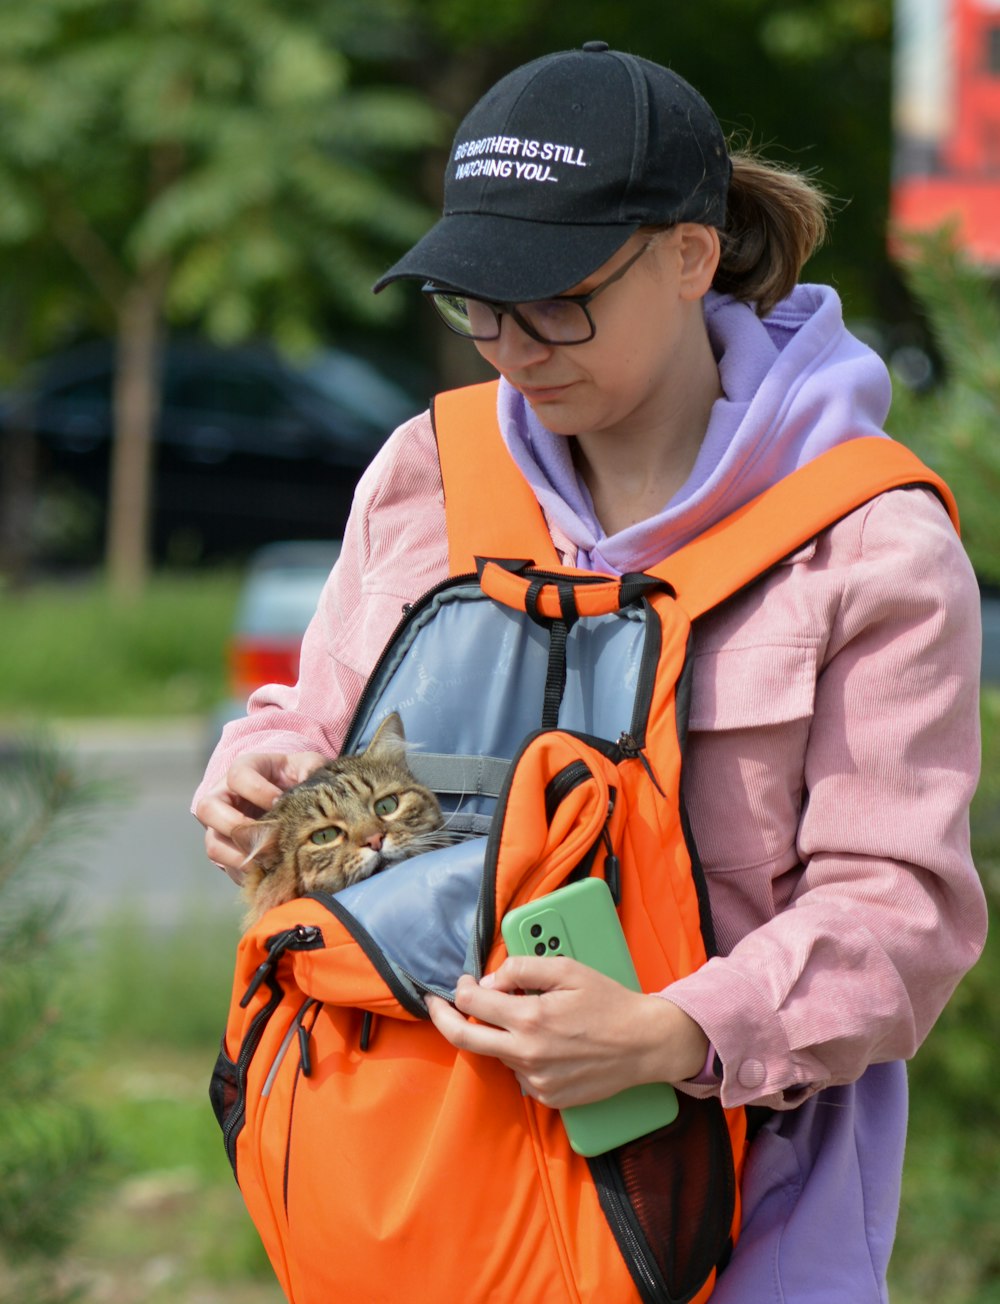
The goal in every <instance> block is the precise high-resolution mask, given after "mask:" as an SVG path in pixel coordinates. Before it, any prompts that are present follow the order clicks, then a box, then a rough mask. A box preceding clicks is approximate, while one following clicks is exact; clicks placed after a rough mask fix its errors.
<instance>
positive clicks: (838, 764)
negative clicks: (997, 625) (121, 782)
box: [195, 414, 986, 1109]
mask: <svg viewBox="0 0 1000 1304" xmlns="http://www.w3.org/2000/svg"><path fill="white" fill-rule="evenodd" d="M553 538H554V541H555V543H556V546H557V548H558V549H559V550H560V552H561V553H562V555H563V557H564V560H565V561H567V562H568V563H570V564H572V563H573V562H574V560H575V557H574V555H573V550H572V546H571V545H569V544H568V543H567V541H566V540H565V539H564V538H560V537H559V535H558V533H557V532H554V533H553ZM446 576H447V547H446V540H445V526H444V504H443V496H442V489H441V480H440V474H439V471H438V466H437V455H436V449H435V444H434V436H433V432H432V429H431V425H430V420H429V418H428V417H427V415H426V414H425V415H423V416H420V417H417V418H416V419H415V420H413V421H412V422H409V423H408V424H407V425H405V426H403V427H402V428H401V429H400V430H399V431H397V432H396V434H395V435H394V436H393V437H392V439H391V440H390V441H389V442H388V443H387V444H386V446H385V447H384V448H383V450H382V451H381V453H380V454H379V456H378V457H377V458H376V460H375V462H374V463H373V464H372V466H371V467H370V468H369V470H368V471H367V472H366V474H365V476H364V477H363V479H362V481H361V484H360V486H359V489H358V494H357V497H356V500H355V507H354V511H353V513H352V515H351V519H350V522H349V524H348V526H347V530H346V534H345V539H344V548H343V553H342V555H341V558H340V561H339V562H338V564H337V566H336V567H335V569H334V571H333V574H332V575H331V577H330V579H329V581H328V583H327V585H326V588H325V590H324V592H323V595H322V597H321V599H320V603H319V608H318V611H317V613H316V616H315V617H314V619H313V621H312V623H311V625H310V626H309V629H308V631H307V633H306V636H305V639H304V642H303V647H302V658H301V667H300V678H299V683H298V685H297V686H295V687H293V688H285V687H278V686H274V685H271V686H267V687H264V688H261V689H260V690H259V691H258V692H256V693H255V694H254V695H253V697H252V698H251V700H250V704H249V709H248V716H247V718H246V719H245V720H240V721H236V722H234V723H233V724H231V725H229V726H228V727H227V729H226V731H225V733H224V736H223V739H222V741H221V742H220V744H219V747H218V749H217V750H216V752H215V755H214V756H213V758H212V760H211V762H210V764H209V767H208V771H207V774H206V776H205V779H204V781H203V783H202V785H201V787H200V788H199V792H198V794H196V798H195V800H197V798H198V796H199V795H200V794H201V793H203V792H204V791H206V790H207V789H209V788H212V787H214V786H216V785H217V784H218V783H219V782H220V781H221V780H222V779H223V777H224V775H225V772H226V770H227V768H228V766H229V764H230V763H231V762H232V760H233V759H235V757H236V756H238V755H239V754H240V753H243V752H248V751H257V752H259V751H272V752H295V751H306V750H308V751H312V750H316V751H321V752H325V753H327V754H330V755H333V754H336V753H337V752H338V751H339V750H340V747H341V744H342V741H343V738H344V735H345V732H346V730H347V727H348V725H349V723H350V720H351V716H352V713H353V711H354V708H355V706H356V704H357V702H358V700H359V697H360V695H361V692H362V689H363V687H364V684H365V680H366V677H367V675H368V673H369V672H370V670H371V669H372V667H373V666H374V664H375V662H376V660H377V658H378V656H379V654H380V652H381V651H382V649H383V646H384V645H385V643H386V641H387V639H388V637H389V635H390V634H391V633H392V631H393V630H394V628H395V626H396V624H397V623H398V621H399V619H400V616H401V613H402V609H403V606H404V604H407V603H411V602H413V601H414V600H415V599H416V598H418V597H419V596H420V595H421V594H422V593H423V592H425V591H426V590H427V589H428V588H430V587H431V586H432V585H434V584H437V583H439V582H440V581H441V580H443V579H444V578H446ZM979 622H980V609H979V595H978V588H977V585H976V581H975V577H974V575H973V573H972V570H971V567H970V565H969V562H968V560H967V558H966V555H965V553H964V551H963V549H962V547H961V545H960V543H959V541H958V539H957V537H956V535H955V532H954V530H953V528H952V526H951V524H950V522H949V520H948V518H947V516H946V514H945V512H944V510H943V508H942V507H941V505H940V503H939V502H938V501H937V499H936V498H935V497H934V496H933V495H932V494H931V493H930V492H929V491H925V490H897V491H895V492H892V493H889V494H885V495H883V496H881V497H879V498H877V499H875V500H874V501H873V502H871V503H869V504H868V505H866V506H864V507H862V508H860V509H859V510H857V511H855V512H853V513H852V514H851V515H850V516H848V517H846V518H845V519H844V520H843V521H841V522H839V523H838V524H837V525H835V526H833V527H832V528H830V529H829V530H827V531H826V532H825V533H824V534H823V535H821V536H820V537H819V539H818V540H816V541H814V542H813V543H810V544H809V545H808V546H806V547H805V548H803V549H801V550H800V551H799V552H798V553H796V554H795V555H794V556H793V557H792V558H790V559H789V560H788V561H787V562H786V563H784V564H783V565H782V566H780V567H778V568H777V570H776V571H774V572H772V573H771V574H770V575H769V576H768V577H767V578H766V579H764V580H762V581H761V582H759V583H758V584H757V585H755V586H753V587H752V588H751V589H749V590H748V591H746V592H744V593H743V594H741V595H740V596H738V597H737V598H735V599H733V600H731V601H730V602H729V603H728V604H727V605H726V606H725V607H724V608H722V609H720V610H718V611H716V612H714V613H711V614H710V615H709V616H707V617H705V618H703V620H702V621H701V622H700V624H699V627H698V628H697V630H696V636H695V643H694V657H695V660H694V673H693V697H692V703H691V716H690V734H689V742H688V750H687V755H686V770H685V780H684V782H685V796H686V800H687V805H688V809H689V814H690V818H691V824H692V827H693V831H694V835H695V841H696V844H697V847H698V850H699V853H700V857H701V860H702V863H703V865H704V868H705V871H706V875H707V879H708V885H709V892H710V896H711V904H712V912H713V916H714V920H715V927H716V933H717V940H718V943H719V947H720V951H721V954H720V955H719V956H718V957H717V958H714V959H712V960H710V961H709V963H708V964H707V965H706V966H705V967H704V968H702V969H701V970H699V971H698V972H697V973H695V974H693V975H691V976H690V977H689V978H686V979H684V980H682V981H681V982H678V983H676V984H674V985H673V986H671V987H670V988H669V989H668V990H667V992H666V993H665V995H666V996H667V998H668V999H670V1000H672V1001H674V1002H675V1003H676V1004H677V1005H679V1006H680V1007H681V1008H682V1009H684V1010H685V1011H687V1012H688V1013H689V1014H690V1015H691V1016H692V1017H693V1018H694V1019H695V1020H696V1021H697V1022H698V1023H699V1024H700V1025H701V1027H702V1028H703V1029H704V1030H705V1032H706V1033H707V1034H708V1036H709V1038H710V1040H711V1042H712V1044H713V1046H714V1047H715V1049H716V1051H717V1052H718V1055H719V1058H720V1060H721V1062H722V1065H723V1066H724V1072H723V1076H722V1080H721V1083H714V1084H707V1083H706V1085H704V1086H700V1087H698V1086H688V1087H687V1088H686V1089H687V1090H689V1091H691V1092H692V1093H693V1094H701V1095H705V1094H711V1093H719V1094H721V1098H722V1101H723V1103H724V1104H725V1105H738V1104H744V1103H750V1102H752V1103H759V1104H766V1105H770V1106H772V1107H774V1108H778V1109H782V1108H786V1109H787V1108H789V1107H791V1106H794V1105H797V1104H799V1103H801V1102H802V1101H803V1100H804V1099H806V1097H808V1096H810V1095H812V1094H813V1093H815V1092H816V1091H818V1090H820V1089H821V1088H823V1087H827V1086H832V1085H836V1084H840V1083H846V1082H852V1081H854V1080H856V1079H857V1078H858V1077H859V1076H860V1075H861V1074H862V1073H863V1071H864V1070H865V1068H866V1067H867V1066H868V1065H869V1064H872V1063H877V1062H881V1061H887V1060H895V1059H901V1058H908V1057H909V1056H911V1055H912V1054H913V1052H914V1051H915V1050H916V1048H917V1046H918V1045H919V1043H920V1042H921V1040H922V1039H923V1038H924V1037H925V1036H926V1034H927V1032H928V1031H929V1029H930V1027H931V1025H932V1024H933V1022H934V1020H935V1019H936V1018H937V1016H938V1014H939V1013H940V1011H941V1009H942V1008H943V1006H944V1004H945V1003H946V1001H947V1000H948V997H949V996H950V995H951V992H952V991H953V989H954V987H955V985H956V984H957V982H958V981H959V979H960V978H961V977H962V975H963V974H964V973H965V972H966V971H967V970H968V969H969V968H970V967H971V965H972V964H973V963H974V962H975V960H976V958H977V956H978V955H979V952H980V950H981V948H982V945H983V942H984V938H985V931H986V908H985V903H984V897H983V892H982V888H981V885H980V882H979V879H978V876H977V874H976V871H975V868H974V866H973V863H972V859H971V855H970V849H969V821H968V807H969V802H970V800H971V797H972V794H973V792H974V790H975V786H976V782H977V778H978V770H979V720H978V706H977V703H978V687H979V658H980V623H979Z"/></svg>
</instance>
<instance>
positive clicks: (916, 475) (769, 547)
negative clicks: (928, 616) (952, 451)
mask: <svg viewBox="0 0 1000 1304" xmlns="http://www.w3.org/2000/svg"><path fill="white" fill-rule="evenodd" d="M917 486H921V487H923V488H928V489H933V490H934V492H935V493H936V494H937V495H938V496H939V497H940V499H941V501H942V503H943V504H944V506H945V508H946V509H947V512H948V515H949V516H950V517H951V520H952V524H953V525H954V526H955V529H956V530H957V529H958V526H959V522H958V508H957V506H956V503H955V499H954V496H953V495H952V492H951V490H950V489H949V488H948V486H947V485H946V484H945V482H944V481H943V480H942V479H941V477H940V476H938V475H935V473H934V472H933V471H931V470H929V469H928V468H927V467H926V466H924V464H923V462H921V461H920V459H919V458H918V457H917V456H916V454H915V453H912V452H911V451H910V450H909V449H908V448H905V447H904V446H903V445H902V444H897V443H896V442H895V441H893V440H891V439H884V438H880V437H879V436H863V437H861V438H858V439H852V440H849V441H848V442H847V443H846V444H839V445H838V446H837V447H836V448H832V449H830V450H829V451H828V452H826V453H822V454H821V455H820V456H819V457H817V458H815V459H814V460H813V461H811V462H808V463H807V464H806V465H805V466H802V467H799V469H798V470H796V471H793V472H792V473H791V474H790V475H787V476H785V477H784V479H782V480H779V481H778V482H777V483H776V484H773V485H771V487H770V488H768V489H765V490H764V492H763V493H762V494H759V495H758V496H757V497H756V498H753V499H751V500H750V502H748V503H747V504H746V505H745V506H744V507H741V508H739V509H738V510H737V511H735V512H733V513H731V514H730V515H729V516H726V517H724V518H723V519H722V520H721V521H718V522H717V523H716V524H715V525H713V526H712V527H711V528H710V529H708V530H706V531H705V532H704V534H700V535H699V536H698V537H697V538H696V539H694V540H692V541H691V543H689V544H687V545H686V546H685V547H683V548H680V549H678V551H677V552H675V553H673V554H672V555H671V556H670V557H667V558H666V559H665V560H664V561H662V562H660V563H658V564H657V565H656V566H651V567H649V574H651V575H656V576H657V577H658V578H660V579H665V580H667V581H668V582H669V583H670V584H671V586H672V587H673V589H674V591H675V593H676V594H677V600H678V602H679V603H680V605H681V606H682V607H683V608H684V610H685V611H686V612H687V614H688V615H689V616H690V618H691V619H692V620H694V619H695V618H696V617H697V616H700V615H703V614H704V613H705V612H706V611H709V610H711V608H712V607H715V606H717V605H718V604H719V603H720V602H723V601H724V600H725V599H726V598H728V597H730V596H731V595H732V594H734V593H738V592H739V590H740V589H742V588H744V587H745V586H746V585H747V584H750V583H751V582H752V581H753V580H755V579H756V578H757V577H758V576H760V575H763V574H764V572H765V571H768V570H770V569H771V567H772V566H776V565H777V564H778V562H780V561H782V560H783V559H784V558H785V557H787V556H789V554H791V553H793V552H794V551H795V550H796V549H797V548H801V547H802V546H803V544H805V543H808V541H809V540H810V539H812V538H814V537H815V536H816V535H817V534H819V533H820V532H821V531H823V530H825V529H826V528H827V526H830V525H833V524H834V522H836V521H839V520H841V519H842V518H843V517H844V516H847V515H848V514H849V513H850V512H852V511H854V509H855V508H857V507H860V506H861V505H862V503H866V502H868V501H869V500H870V499H872V498H874V497H876V496H877V495H878V494H881V493H885V492H886V491H887V490H889V489H904V488H914V487H917Z"/></svg>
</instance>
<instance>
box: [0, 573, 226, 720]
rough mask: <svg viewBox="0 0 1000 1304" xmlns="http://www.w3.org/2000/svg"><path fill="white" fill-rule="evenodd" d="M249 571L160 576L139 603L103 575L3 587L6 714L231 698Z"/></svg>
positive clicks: (102, 712) (203, 705) (162, 709)
mask: <svg viewBox="0 0 1000 1304" xmlns="http://www.w3.org/2000/svg"><path fill="white" fill-rule="evenodd" d="M240 584H241V575H240V573H239V572H237V571H235V570H233V571H228V570H219V571H212V572H208V573H204V574H198V575H195V574H190V573H185V572H177V573H171V572H165V573H163V574H158V575H156V576H155V577H154V578H153V579H152V581H151V582H150V584H149V585H148V586H147V588H146V590H145V592H144V593H143V595H142V597H141V598H140V599H139V600H138V601H136V602H134V603H122V602H120V601H117V600H116V599H115V598H114V596H113V595H112V594H111V593H110V592H109V590H108V586H107V585H106V584H105V583H104V582H103V581H101V580H100V579H95V580H88V581H81V582H80V583H78V584H70V585H67V584H64V583H58V582H52V583H39V584H36V585H34V586H32V587H31V588H28V589H25V590H15V591H8V592H4V591H3V589H2V587H0V628H2V629H4V630H5V631H7V633H6V634H5V637H4V638H3V639H0V720H5V719H6V720H8V721H10V720H28V721H33V720H38V719H46V718H51V717H53V716H60V715H62V716H81V715H83V716H149V717H155V716H163V717H166V716H176V715H177V714H178V713H181V714H193V713H197V712H205V711H209V710H211V708H212V707H213V706H214V705H215V704H216V703H218V702H219V701H221V700H222V698H223V697H225V694H226V676H225V645H226V640H227V639H228V637H229V633H230V630H231V628H232V623H233V615H234V612H235V609H236V603H237V599H238V596H239V591H240Z"/></svg>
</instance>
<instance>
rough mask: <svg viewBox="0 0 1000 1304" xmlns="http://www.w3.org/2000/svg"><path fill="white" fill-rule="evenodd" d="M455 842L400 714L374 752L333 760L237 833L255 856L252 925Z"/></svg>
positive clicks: (250, 863) (381, 731)
mask: <svg viewBox="0 0 1000 1304" xmlns="http://www.w3.org/2000/svg"><path fill="white" fill-rule="evenodd" d="M448 840H449V839H448V837H447V835H446V834H445V833H444V819H443V817H442V814H441V807H440V806H439V805H438V801H437V798H436V797H435V796H434V794H433V793H432V792H431V791H430V790H429V789H428V788H425V787H423V786H422V785H421V784H419V783H418V782H417V781H416V779H415V778H414V777H413V774H412V773H411V771H410V768H409V766H408V765H407V764H406V739H405V736H404V734H403V724H402V721H401V720H400V718H399V716H398V715H396V714H395V712H394V713H393V714H392V715H389V716H387V717H386V718H385V720H383V721H382V723H381V724H380V725H379V727H378V730H377V732H376V733H375V736H374V738H372V740H371V742H370V743H369V745H368V748H367V750H366V751H364V752H360V753H358V754H357V755H355V756H338V757H336V758H334V759H333V760H331V761H328V762H327V763H326V764H325V765H323V766H321V767H320V768H319V769H318V770H316V771H315V772H314V773H313V774H311V775H310V776H309V778H308V779H306V780H305V782H304V783H300V784H299V785H298V786H297V787H295V788H290V789H289V790H288V792H286V793H284V794H283V795H282V796H281V797H279V798H278V800H277V801H276V802H275V804H274V806H273V807H272V808H271V810H270V811H269V812H268V814H267V815H266V816H264V817H262V818H261V819H259V820H257V821H255V822H254V823H251V824H243V825H240V826H239V827H238V828H237V829H236V830H235V831H234V833H233V841H234V842H235V843H236V845H237V846H238V847H239V848H240V850H242V851H244V852H246V853H247V862H246V865H247V873H246V877H245V879H244V883H243V892H244V896H245V897H246V899H247V901H248V903H249V906H250V909H249V911H248V913H247V919H246V923H247V925H248V926H249V925H250V924H252V923H254V922H255V921H256V920H257V919H259V918H260V916H261V915H262V914H263V913H264V912H265V911H266V910H269V909H270V908H271V907H272V906H277V905H281V904H282V902H284V901H291V900H292V899H293V898H294V897H299V896H303V895H304V894H305V893H307V892H317V891H319V892H337V891H339V890H340V889H341V888H343V887H347V885H348V884H349V883H357V882H359V881H360V880H361V879H364V878H369V877H370V876H371V875H372V874H377V873H378V871H379V870H381V869H384V868H385V867H386V866H387V865H393V864H395V863H396V862H397V861H400V860H405V859H406V858H407V857H408V856H414V855H416V854H417V853H418V852H421V851H430V850H432V849H433V848H435V847H443V846H445V845H446V844H447V842H448Z"/></svg>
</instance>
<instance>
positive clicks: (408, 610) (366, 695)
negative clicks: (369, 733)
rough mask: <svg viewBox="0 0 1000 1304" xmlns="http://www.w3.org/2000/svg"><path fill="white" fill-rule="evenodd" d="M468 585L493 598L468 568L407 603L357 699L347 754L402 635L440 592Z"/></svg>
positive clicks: (484, 596)
mask: <svg viewBox="0 0 1000 1304" xmlns="http://www.w3.org/2000/svg"><path fill="white" fill-rule="evenodd" d="M465 585H469V586H474V587H475V589H476V591H477V592H478V593H479V595H480V597H481V598H482V599H483V600H484V601H491V599H488V598H487V597H486V594H484V593H483V591H482V589H480V588H479V577H478V576H477V575H476V573H475V571H469V572H468V573H467V574H465V575H450V576H449V577H448V578H447V579H446V580H442V581H441V583H440V584H435V585H434V586H433V587H432V588H429V589H428V590H427V591H426V593H423V594H421V596H420V597H419V598H417V600H416V601H415V602H407V603H405V604H404V606H403V614H402V616H401V617H400V619H399V620H398V621H397V622H396V626H395V628H394V629H393V631H392V633H391V634H390V635H389V638H388V639H387V640H386V644H385V647H384V648H383V649H382V651H381V652H380V654H379V657H378V660H377V661H376V662H375V664H374V666H372V668H371V670H370V671H369V673H368V678H367V680H366V682H365V689H364V692H363V693H362V694H361V700H360V701H359V702H358V705H357V706H356V707H355V709H354V714H353V715H352V716H351V723H350V725H349V726H348V728H347V732H346V733H345V734H344V747H343V751H344V753H345V755H346V754H347V753H348V749H349V748H351V747H353V746H355V744H356V742H357V739H356V737H355V733H356V731H357V730H358V728H359V727H360V725H361V723H362V722H363V721H364V720H365V719H366V718H367V714H368V711H369V708H370V707H371V705H372V699H373V698H375V697H377V695H378V691H380V689H381V685H379V679H380V677H381V673H382V668H383V666H384V665H385V663H386V662H387V661H388V660H389V658H390V656H392V655H393V653H394V652H395V648H396V644H397V642H398V641H399V640H400V638H402V636H403V634H404V633H405V631H406V629H407V628H408V626H410V625H411V624H412V623H413V622H414V621H415V620H416V619H417V618H418V617H419V616H420V615H421V613H422V612H423V611H424V609H425V608H426V607H428V606H430V604H431V603H432V602H433V601H434V600H435V599H436V598H437V597H438V596H439V595H440V594H442V593H445V592H447V591H448V589H450V588H461V587H463V586H465ZM376 685H378V687H376Z"/></svg>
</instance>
